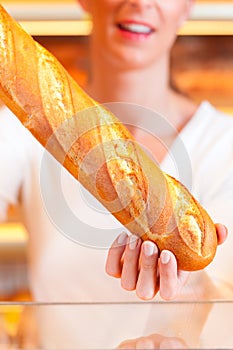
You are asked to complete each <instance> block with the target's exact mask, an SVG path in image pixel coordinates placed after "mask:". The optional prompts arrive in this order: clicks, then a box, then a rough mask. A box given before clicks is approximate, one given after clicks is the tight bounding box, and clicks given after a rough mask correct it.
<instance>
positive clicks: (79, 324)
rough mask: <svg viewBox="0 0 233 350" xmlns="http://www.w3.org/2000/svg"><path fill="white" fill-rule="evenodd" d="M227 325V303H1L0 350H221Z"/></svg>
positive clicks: (230, 312) (231, 311) (232, 336)
mask: <svg viewBox="0 0 233 350" xmlns="http://www.w3.org/2000/svg"><path fill="white" fill-rule="evenodd" d="M232 324H233V302H232V301H224V302H199V303H195V302H176V303H175V302H157V303H156V302H153V303H151V302H139V303H78V304H69V303H67V304H59V303H54V304H34V303H21V304H15V303H11V304H5V303H2V304H1V305H0V348H1V349H4V350H5V349H9V350H10V349H11V350H12V349H15V350H16V349H30V350H33V349H40V350H74V349H75V350H78V349H82V350H85V349H89V350H91V349H117V348H120V349H199V350H201V349H209V350H210V349H218V350H220V349H222V350H223V349H224V350H225V349H232V347H233V333H232ZM220 325H221V327H220Z"/></svg>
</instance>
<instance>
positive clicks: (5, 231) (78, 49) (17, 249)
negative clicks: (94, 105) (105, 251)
mask: <svg viewBox="0 0 233 350" xmlns="http://www.w3.org/2000/svg"><path fill="white" fill-rule="evenodd" d="M2 5H3V6H5V8H6V9H7V10H8V11H9V12H10V13H11V15H12V16H13V17H14V18H15V19H17V20H18V21H19V22H20V24H21V25H22V26H23V27H24V28H25V29H26V30H27V31H28V32H29V33H30V34H31V35H33V37H34V38H35V39H36V40H37V41H38V42H40V43H41V44H42V45H43V46H45V47H46V48H47V49H49V51H51V52H52V53H53V54H54V55H55V56H56V57H57V58H58V59H59V60H60V62H61V63H62V64H63V65H64V66H65V67H66V69H67V70H68V71H69V72H70V74H71V75H72V76H73V77H74V78H75V79H76V80H77V81H78V82H79V84H80V85H84V84H85V81H86V79H87V74H88V67H89V64H88V59H87V57H88V55H87V53H88V43H89V33H90V31H91V18H89V16H88V15H87V14H86V13H84V12H83V11H82V10H81V8H80V7H79V6H78V5H77V1H76V0H63V1H62V0H56V1H55V0H54V1H52V0H50V1H48V0H43V1H32V0H28V1H26V0H24V1H19V0H18V1H3V2H2ZM232 58H233V0H228V1H227V0H220V1H211V0H209V1H207V0H203V1H201V0H200V1H197V3H196V6H195V8H194V10H193V13H192V16H191V19H190V20H189V21H188V23H187V24H185V26H184V27H183V28H182V29H181V30H180V32H179V36H178V39H177V41H176V43H175V45H174V48H173V53H172V62H171V66H172V79H173V82H174V84H175V85H176V86H177V88H178V89H180V90H181V91H183V92H184V93H185V94H187V95H189V96H191V97H192V98H193V99H194V100H195V101H196V102H200V101H202V100H203V99H207V100H209V101H210V102H211V103H212V104H213V105H215V106H217V107H218V108H220V109H221V110H223V111H225V112H227V113H230V114H232V115H233V98H232V97H233V59H232ZM26 249H27V233H26V231H25V229H24V227H23V225H22V224H21V223H20V209H19V208H13V207H12V208H10V210H9V221H8V222H6V223H4V224H0V281H1V283H0V300H10V301H12V300H13V301H14V300H30V291H29V290H28V283H27V258H26Z"/></svg>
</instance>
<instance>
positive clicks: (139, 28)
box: [120, 23, 152, 34]
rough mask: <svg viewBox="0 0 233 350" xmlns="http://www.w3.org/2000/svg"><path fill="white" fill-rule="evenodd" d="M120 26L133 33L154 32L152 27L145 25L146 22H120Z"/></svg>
mask: <svg viewBox="0 0 233 350" xmlns="http://www.w3.org/2000/svg"><path fill="white" fill-rule="evenodd" d="M120 27H121V28H122V29H125V30H128V31H130V32H133V33H138V34H149V33H151V32H152V29H151V28H149V27H147V26H145V25H144V24H136V23H130V24H120Z"/></svg>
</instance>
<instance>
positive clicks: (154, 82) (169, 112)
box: [86, 51, 196, 132]
mask: <svg viewBox="0 0 233 350" xmlns="http://www.w3.org/2000/svg"><path fill="white" fill-rule="evenodd" d="M91 56H92V57H91V62H92V67H91V81H90V83H89V85H88V86H87V88H86V91H87V93H89V95H90V96H92V98H94V99H95V100H96V101H98V102H99V103H111V102H126V103H130V104H134V105H139V106H143V107H145V108H148V109H152V110H154V111H156V112H157V113H159V114H160V115H162V116H163V117H165V118H166V119H167V120H169V122H170V123H171V124H172V125H173V127H174V128H175V129H176V130H177V131H178V132H179V131H180V130H181V129H182V128H183V127H184V126H185V124H186V123H187V122H188V120H189V119H190V118H191V117H192V115H193V114H194V113H195V110H196V106H195V105H194V104H193V103H192V102H191V101H190V100H188V99H187V98H185V97H183V96H182V95H180V94H177V93H175V92H174V91H172V89H171V88H170V84H169V77H170V70H169V57H167V56H165V57H162V58H161V59H160V60H157V61H156V62H155V63H152V64H151V65H147V67H145V66H143V67H137V68H135V67H134V68H132V67H127V69H126V68H124V69H122V67H120V66H119V65H114V64H113V63H112V62H108V61H107V59H106V58H105V57H103V55H102V56H101V55H98V54H96V51H95V55H94V54H92V55H91Z"/></svg>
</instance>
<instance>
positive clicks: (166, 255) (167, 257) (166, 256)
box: [160, 250, 171, 265]
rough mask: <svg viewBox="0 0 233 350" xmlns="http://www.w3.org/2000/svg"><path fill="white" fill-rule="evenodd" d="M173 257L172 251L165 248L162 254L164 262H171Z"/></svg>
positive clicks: (161, 257) (161, 258)
mask: <svg viewBox="0 0 233 350" xmlns="http://www.w3.org/2000/svg"><path fill="white" fill-rule="evenodd" d="M170 258H171V255H170V252H169V251H168V250H163V251H162V253H161V255H160V260H161V262H162V264H164V265H166V264H168V263H169V261H170Z"/></svg>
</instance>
